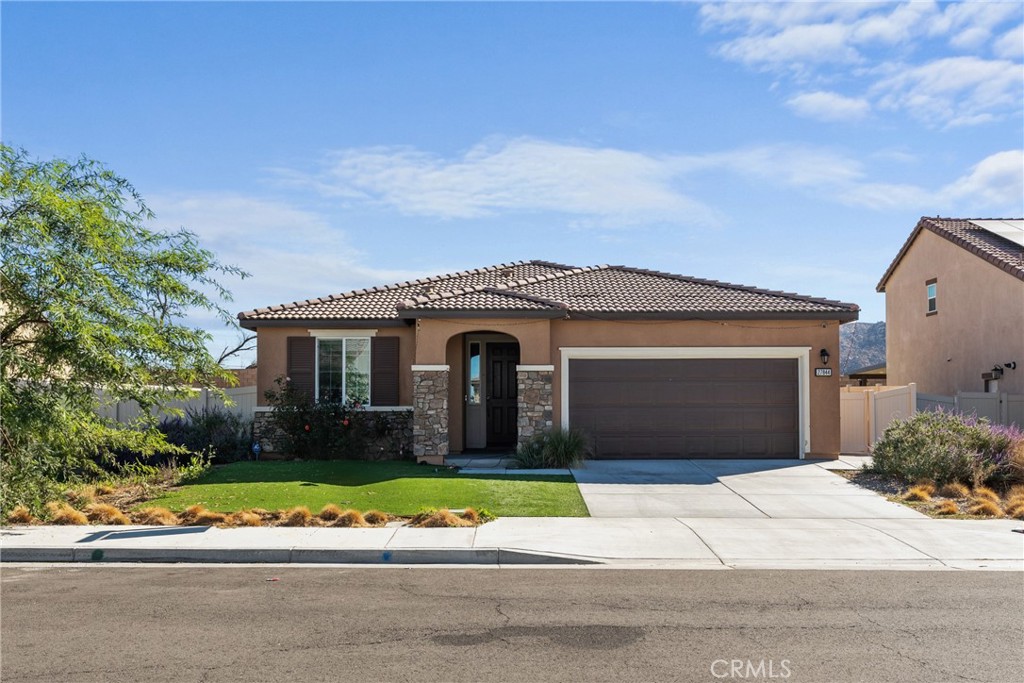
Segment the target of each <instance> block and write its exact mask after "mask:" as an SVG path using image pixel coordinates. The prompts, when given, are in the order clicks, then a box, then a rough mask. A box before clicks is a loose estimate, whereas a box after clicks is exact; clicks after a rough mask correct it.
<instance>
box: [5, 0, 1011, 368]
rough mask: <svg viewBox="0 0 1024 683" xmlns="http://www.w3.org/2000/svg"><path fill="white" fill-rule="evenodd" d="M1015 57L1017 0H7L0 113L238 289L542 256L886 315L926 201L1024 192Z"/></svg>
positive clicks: (345, 282)
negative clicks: (182, 231) (110, 186)
mask: <svg viewBox="0 0 1024 683" xmlns="http://www.w3.org/2000/svg"><path fill="white" fill-rule="evenodd" d="M1022 55H1024V5H1022V4H1021V3H1019V2H1007V3H1001V2H971V3H934V2H912V3H855V2H846V3H835V4H831V3H817V2H803V3H794V4H788V3H739V2H736V3H724V2H715V3H685V2H679V3H675V2H658V3H640V2H623V3H605V2H601V3H595V2H568V3H541V2H493V3H455V2H441V3H413V2H397V3H349V2H315V3H297V2H291V3H272V2H256V3H254V2H229V3H204V2H190V3H170V2H148V3H130V2H106V3H90V2H63V3H44V2H16V1H11V0H4V2H3V3H0V59H2V64H0V135H2V139H3V141H4V143H5V144H8V145H13V146H16V147H22V148H24V149H26V150H27V151H28V152H29V153H30V155H32V156H33V157H35V158H38V159H50V158H54V157H60V158H69V159H71V158H77V157H79V156H81V155H85V156H87V157H90V158H92V159H97V160H99V161H102V162H103V163H104V164H105V165H107V166H108V167H109V168H111V169H113V170H114V171H116V172H117V173H118V174H120V175H121V176H123V177H125V178H127V179H129V180H130V181H131V182H132V183H133V184H134V185H135V186H136V188H137V189H138V190H139V191H140V192H141V193H142V195H143V197H144V198H145V200H146V202H147V203H148V204H149V206H150V207H151V208H152V209H153V210H154V212H155V213H156V219H155V220H154V221H153V223H152V224H151V227H153V228H154V229H167V230H174V229H177V228H180V227H185V228H187V229H189V230H191V231H193V232H195V233H196V234H197V235H198V236H199V237H200V240H201V242H202V244H203V245H204V246H206V247H208V248H210V249H212V250H213V251H214V252H215V253H216V254H217V255H218V257H219V258H220V259H221V260H222V261H223V262H226V263H231V264H235V265H238V266H241V267H242V268H243V269H244V270H246V271H248V272H249V273H251V277H249V278H247V279H245V280H237V279H231V278H229V279H226V280H224V284H226V285H227V287H228V288H229V289H230V290H231V291H232V292H233V295H234V300H233V301H232V302H230V303H228V304H226V306H227V308H228V309H229V310H231V311H233V312H234V311H243V310H250V309H253V308H256V307H263V306H268V305H272V304H279V303H285V302H290V301H295V300H303V299H307V298H312V297H319V296H324V295H328V294H332V293H338V292H344V291H348V290H351V289H356V288H362V287H369V286H374V285H383V284H388V283H393V282H399V281H404V280H407V279H411V278H416V277H423V276H429V275H435V274H439V273H444V272H452V271H458V270H464V269H469V268H476V267H482V266H487V265H493V264H498V263H505V262H511V261H517V260H529V259H542V260H548V261H555V262H559V263H568V264H573V265H580V266H583V265H596V264H621V265H630V266H636V267H641V268H648V269H653V270H662V271H668V272H672V273H680V274H684V275H693V276H697V277H703V278H709V279H715V280H722V281H726V282H734V283H739V284H747V285H755V286H759V287H765V288H768V289H776V290H783V291H790V292H799V293H803V294H810V295H813V296H821V297H827V298H832V299H838V300H841V301H847V302H853V303H856V304H858V305H859V306H860V307H861V308H862V312H861V316H860V319H861V320H862V321H866V322H873V321H878V320H884V317H885V303H884V296H883V295H881V294H878V293H876V292H875V285H876V284H877V282H878V280H879V278H880V277H881V275H882V273H883V272H884V271H885V269H886V267H887V266H888V264H889V262H890V261H891V260H892V258H893V257H894V256H895V254H896V252H897V251H898V250H899V248H900V246H901V245H902V244H903V242H904V240H905V239H906V238H907V236H908V235H909V234H910V231H911V230H912V229H913V227H914V225H915V224H916V223H917V221H918V219H919V218H920V217H921V216H923V215H929V216H934V215H942V216H955V217H972V218H987V217H1018V218H1019V217H1021V216H1022V215H1024V170H1022V169H1024V153H1022V148H1024V66H1022ZM191 322H192V323H193V324H194V325H196V326H198V327H202V328H204V329H207V330H208V331H209V332H210V333H211V334H213V335H214V339H213V342H212V343H211V348H212V349H213V350H215V351H219V350H220V349H221V348H223V347H224V346H227V345H229V344H230V343H231V342H232V340H233V339H235V337H236V336H237V332H236V331H233V330H231V329H229V328H227V327H224V326H223V325H220V324H218V323H217V322H216V320H215V319H213V318H211V317H210V316H204V315H196V316H194V317H193V318H192V320H191ZM251 360H253V356H252V354H247V355H243V356H240V357H236V358H235V359H233V360H232V364H236V365H239V364H240V365H244V364H246V363H248V362H250V361H251Z"/></svg>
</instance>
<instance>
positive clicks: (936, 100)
mask: <svg viewBox="0 0 1024 683" xmlns="http://www.w3.org/2000/svg"><path fill="white" fill-rule="evenodd" d="M1022 87H1024V80H1022V69H1021V65H1019V64H1015V63H1014V62H1011V61H1009V60H990V59H981V58H979V57H949V58H946V59H939V60H935V61H932V62H929V63H927V64H924V65H922V66H918V67H912V68H911V67H908V68H905V69H902V70H900V71H899V72H898V73H895V74H893V75H891V76H888V77H885V78H883V79H881V80H880V81H878V83H876V84H875V86H874V87H873V88H872V90H871V92H872V95H874V96H875V97H877V98H878V106H879V107H881V108H883V109H903V110H906V111H908V112H909V113H910V114H911V115H912V116H914V117H915V118H917V119H919V120H921V121H923V122H925V123H929V124H933V125H941V124H945V125H947V126H958V125H971V124H974V123H983V122H985V121H988V120H991V119H992V118H994V116H995V114H996V113H998V112H1005V111H1010V110H1013V109H1015V108H1019V106H1020V99H1021V94H1022V92H1024V90H1022Z"/></svg>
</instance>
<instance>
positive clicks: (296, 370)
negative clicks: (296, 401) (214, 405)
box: [288, 337, 316, 401]
mask: <svg viewBox="0 0 1024 683" xmlns="http://www.w3.org/2000/svg"><path fill="white" fill-rule="evenodd" d="M288 379H289V381H290V383H291V386H292V388H293V389H295V391H297V392H299V393H300V394H301V395H303V396H306V397H307V398H309V400H310V401H312V400H313V399H314V398H315V396H314V392H315V391H316V337H288Z"/></svg>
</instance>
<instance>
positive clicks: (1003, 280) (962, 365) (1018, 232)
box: [877, 216, 1024, 396]
mask: <svg viewBox="0 0 1024 683" xmlns="http://www.w3.org/2000/svg"><path fill="white" fill-rule="evenodd" d="M877 289H878V291H879V292H884V293H885V323H886V341H885V346H886V349H885V360H886V372H887V381H888V383H889V384H892V385H904V384H909V383H911V382H914V383H915V384H917V391H918V393H926V394H938V395H942V396H953V395H954V394H957V393H958V392H990V393H1010V394H1024V219H1021V218H996V219H985V218H981V219H979V218H938V217H928V216H925V217H923V218H921V220H919V221H918V222H917V225H916V226H914V229H913V230H912V231H911V232H910V235H909V236H908V237H907V240H906V242H904V244H903V246H902V248H900V250H899V252H898V253H897V254H896V257H895V258H894V259H893V260H892V263H891V264H889V267H888V268H887V269H886V271H885V274H884V275H882V279H881V280H880V281H879V283H878V287H877Z"/></svg>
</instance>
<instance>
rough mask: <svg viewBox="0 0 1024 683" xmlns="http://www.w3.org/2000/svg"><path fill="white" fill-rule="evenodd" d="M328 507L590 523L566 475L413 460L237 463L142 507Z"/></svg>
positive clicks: (580, 497)
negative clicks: (455, 467)
mask: <svg viewBox="0 0 1024 683" xmlns="http://www.w3.org/2000/svg"><path fill="white" fill-rule="evenodd" d="M327 503H334V504H336V505H340V506H341V507H343V508H347V507H351V508H355V509H357V510H360V511H363V512H365V511H366V510H381V511H383V512H389V513H391V514H393V515H413V514H416V513H417V512H419V511H420V510H422V509H423V508H428V507H430V508H452V509H461V508H466V507H473V508H477V509H480V508H485V509H487V510H488V511H490V512H491V513H493V514H495V515H497V516H499V517H546V516H553V517H586V516H587V507H586V505H585V504H584V503H583V498H582V496H580V491H579V488H577V486H576V482H575V481H573V479H572V477H569V476H556V477H518V476H507V475H486V476H481V475H461V474H456V473H454V472H452V471H451V470H448V469H445V468H435V467H433V466H429V465H416V464H413V463H409V462H355V461H348V460H332V461H305V462H273V461H268V462H239V463H233V464H231V465H223V466H219V467H215V468H214V469H213V470H212V471H211V472H209V473H208V474H206V475H205V476H204V477H202V478H201V479H199V480H197V481H195V482H193V483H191V484H188V485H185V486H182V487H181V488H179V489H177V490H173V491H169V492H167V493H166V494H165V495H163V496H161V497H160V498H157V499H155V500H151V501H147V502H146V503H145V505H160V506H164V507H168V508H170V509H172V510H175V511H181V510H183V509H184V508H186V507H188V506H189V505H196V504H200V505H204V506H205V507H207V508H209V509H211V510H217V511H220V512H230V511H235V510H241V509H245V508H264V509H267V510H279V509H283V508H290V507H294V506H296V505H305V506H306V507H308V508H309V509H310V510H312V511H313V512H314V513H316V512H317V511H319V510H320V508H321V507H323V506H324V505H326V504H327Z"/></svg>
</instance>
